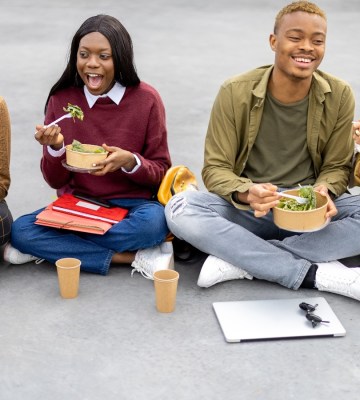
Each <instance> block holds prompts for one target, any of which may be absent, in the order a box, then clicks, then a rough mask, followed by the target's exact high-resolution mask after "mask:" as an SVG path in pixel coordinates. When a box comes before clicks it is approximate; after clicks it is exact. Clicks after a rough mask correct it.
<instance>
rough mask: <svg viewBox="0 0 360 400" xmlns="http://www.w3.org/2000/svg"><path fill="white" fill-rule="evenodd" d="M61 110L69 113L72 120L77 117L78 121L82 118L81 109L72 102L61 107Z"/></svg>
mask: <svg viewBox="0 0 360 400" xmlns="http://www.w3.org/2000/svg"><path fill="white" fill-rule="evenodd" d="M63 110H64V111H65V112H67V113H70V114H71V116H72V117H73V120H74V122H75V118H78V119H79V120H80V121H82V120H83V119H84V113H83V110H82V109H81V108H80V107H79V106H74V105H73V104H70V103H68V105H67V107H63Z"/></svg>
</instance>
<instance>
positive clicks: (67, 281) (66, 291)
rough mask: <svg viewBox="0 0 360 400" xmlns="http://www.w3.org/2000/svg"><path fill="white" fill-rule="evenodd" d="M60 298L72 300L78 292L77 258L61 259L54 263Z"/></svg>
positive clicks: (78, 264)
mask: <svg viewBox="0 0 360 400" xmlns="http://www.w3.org/2000/svg"><path fill="white" fill-rule="evenodd" d="M55 264H56V269H57V274H58V279H59V288H60V294H61V297H63V298H64V299H73V298H75V297H77V295H78V291H79V278H80V265H81V261H80V260H78V259H77V258H61V259H60V260H57V261H56V263H55Z"/></svg>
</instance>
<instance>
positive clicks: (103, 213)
mask: <svg viewBox="0 0 360 400" xmlns="http://www.w3.org/2000/svg"><path fill="white" fill-rule="evenodd" d="M51 206H52V209H53V210H55V211H60V212H63V213H67V214H73V215H78V216H81V217H86V218H92V219H97V220H100V221H105V222H108V223H110V224H116V223H117V222H120V221H121V220H122V219H124V218H125V217H126V215H127V213H128V210H126V209H125V208H120V207H111V208H106V207H102V206H99V205H97V204H94V203H90V202H88V201H85V200H81V199H78V198H76V197H75V196H73V195H72V194H69V193H65V194H63V195H62V196H60V197H59V198H58V199H57V200H55V201H54V202H53V203H52V205H51Z"/></svg>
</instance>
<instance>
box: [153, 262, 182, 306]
mask: <svg viewBox="0 0 360 400" xmlns="http://www.w3.org/2000/svg"><path fill="white" fill-rule="evenodd" d="M178 281H179V273H178V272H177V271H174V270H172V269H163V270H159V271H156V272H154V286H155V299H156V308H157V310H158V311H159V312H163V313H171V312H173V311H174V309H175V303H176V292H177V285H178Z"/></svg>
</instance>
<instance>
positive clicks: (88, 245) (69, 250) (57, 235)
mask: <svg viewBox="0 0 360 400" xmlns="http://www.w3.org/2000/svg"><path fill="white" fill-rule="evenodd" d="M111 203H112V204H114V205H116V206H119V207H123V208H126V209H128V210H129V213H128V215H127V216H126V218H125V219H123V220H122V221H121V222H119V223H117V224H115V225H113V226H112V228H110V230H109V231H108V232H106V233H105V235H94V234H90V233H81V232H74V231H67V230H62V229H55V228H48V227H45V226H41V225H35V224H34V222H35V219H36V215H37V214H38V213H39V212H40V211H42V209H40V210H37V211H35V212H33V213H31V214H27V215H24V216H22V217H20V218H18V219H17V220H16V221H15V222H14V223H13V226H12V232H11V244H12V245H13V246H14V247H15V248H16V249H18V250H20V251H21V252H22V253H25V254H32V255H34V256H36V257H39V258H44V259H45V260H47V261H49V262H51V263H55V261H56V260H58V259H59V258H63V257H75V258H79V259H80V260H81V270H82V271H87V272H93V273H97V274H101V275H106V274H107V273H108V272H109V267H110V262H111V259H112V256H113V255H114V254H115V253H123V252H126V251H136V250H139V249H144V248H148V247H153V246H156V245H158V244H160V243H162V242H163V241H164V240H165V238H166V236H167V234H168V233H169V229H168V227H167V225H166V220H165V215H164V207H163V206H162V205H161V204H160V203H158V202H157V201H150V200H143V199H117V200H111Z"/></svg>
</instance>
